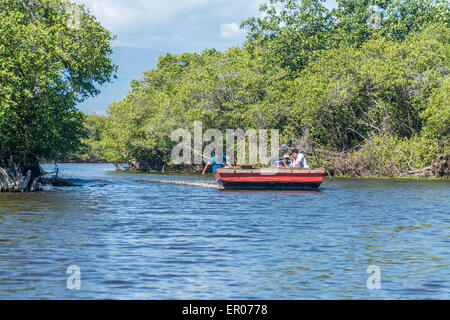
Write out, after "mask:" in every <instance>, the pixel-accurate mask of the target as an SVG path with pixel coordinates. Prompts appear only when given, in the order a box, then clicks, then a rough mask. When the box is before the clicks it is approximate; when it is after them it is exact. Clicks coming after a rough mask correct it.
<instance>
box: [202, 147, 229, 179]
mask: <svg viewBox="0 0 450 320" xmlns="http://www.w3.org/2000/svg"><path fill="white" fill-rule="evenodd" d="M209 166H211V169H212V172H213V173H216V172H217V170H218V169H220V168H224V167H228V168H229V167H231V165H230V163H229V162H228V159H227V157H226V156H225V155H222V159H220V157H217V156H216V155H215V153H214V151H213V152H211V159H209V161H208V163H207V164H206V165H205V168H204V169H203V172H202V175H205V173H206V170H207V169H208V167H209Z"/></svg>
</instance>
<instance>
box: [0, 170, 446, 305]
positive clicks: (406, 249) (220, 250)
mask: <svg viewBox="0 0 450 320" xmlns="http://www.w3.org/2000/svg"><path fill="white" fill-rule="evenodd" d="M45 168H46V169H47V170H50V169H52V167H51V166H47V167H45ZM60 168H61V169H63V173H62V175H63V176H65V177H72V178H76V179H77V180H76V182H77V183H78V184H79V185H81V186H79V187H69V188H67V187H65V188H50V187H48V188H47V191H46V192H41V193H34V194H0V299H169V298H170V299H316V298H319V299H374V298H377V299H388V298H401V299H422V298H425V299H428V298H430V299H449V298H450V250H449V249H450V209H449V208H450V183H448V182H447V183H446V182H412V181H411V182H410V181H401V182H399V181H369V180H366V181H352V180H345V181H343V180H341V181H334V182H330V181H325V182H324V184H323V185H322V188H321V192H224V191H218V190H217V189H215V188H214V187H213V186H214V184H213V180H212V179H211V178H207V179H202V178H199V177H180V176H157V175H144V174H118V173H114V172H112V170H113V169H114V168H113V166H111V165H98V164H82V165H80V164H70V165H61V166H60ZM157 180H171V181H177V183H178V184H165V183H160V182H159V183H158V182H155V181H157ZM183 183H184V184H186V185H183ZM71 265H76V266H78V267H79V268H80V270H81V290H69V289H67V287H66V280H67V277H68V276H69V275H68V274H66V270H67V268H68V267H69V266H71ZM370 265H376V266H378V267H380V269H381V289H379V290H369V289H368V288H367V285H366V281H367V278H368V276H370V274H367V273H366V271H367V267H368V266H370Z"/></svg>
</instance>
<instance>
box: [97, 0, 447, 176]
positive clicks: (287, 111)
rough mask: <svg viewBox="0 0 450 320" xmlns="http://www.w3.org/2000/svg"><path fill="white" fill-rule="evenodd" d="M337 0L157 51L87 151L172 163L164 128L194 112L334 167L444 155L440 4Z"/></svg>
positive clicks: (145, 165) (443, 19) (269, 9)
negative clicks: (194, 44)
mask: <svg viewBox="0 0 450 320" xmlns="http://www.w3.org/2000/svg"><path fill="white" fill-rule="evenodd" d="M338 3H339V7H338V8H337V9H335V10H328V9H327V8H325V7H324V6H323V4H322V2H321V1H318V0H307V1H293V0H272V1H270V4H268V5H263V6H261V10H262V11H263V12H264V15H262V18H251V19H248V20H247V21H245V22H243V27H245V28H246V29H247V31H248V39H247V42H246V43H245V45H244V46H243V48H242V49H240V48H231V49H229V50H227V51H225V52H218V51H215V50H205V51H204V52H202V53H185V54H182V55H179V56H176V55H172V54H167V55H165V56H162V57H160V58H159V61H158V65H157V68H156V69H154V70H149V71H146V72H144V74H143V77H142V79H140V80H134V81H133V82H132V83H131V90H130V91H129V93H128V95H127V96H126V97H125V98H124V99H123V100H121V101H119V102H117V103H114V104H112V105H111V106H109V117H108V118H107V120H106V121H108V124H107V126H106V130H104V131H103V132H102V134H101V139H99V140H97V142H96V143H95V146H96V150H101V152H102V154H103V157H104V158H105V159H107V160H108V161H114V162H119V161H127V162H129V163H132V164H133V165H134V168H135V169H138V170H161V169H163V168H167V167H169V168H170V167H172V168H174V167H173V166H172V163H171V158H170V152H171V149H172V147H173V146H174V144H175V143H174V142H173V141H171V139H170V138H171V133H172V131H173V130H175V129H177V128H188V129H191V130H192V124H193V122H194V121H195V120H199V121H202V122H203V129H208V128H217V129H220V130H225V129H227V128H254V129H259V128H267V129H270V128H277V129H279V130H280V131H281V139H282V141H281V143H289V144H290V145H291V146H292V147H299V148H301V149H302V150H304V152H306V153H307V154H308V155H309V156H310V158H311V162H312V163H313V165H327V166H328V167H329V168H330V169H331V170H332V171H334V172H335V173H337V174H350V175H364V174H375V175H385V176H393V175H400V174H405V173H408V172H412V171H414V170H416V169H419V168H422V167H425V166H428V165H430V164H431V163H432V161H433V160H434V159H435V158H436V157H437V155H438V154H440V153H446V152H448V151H450V150H449V134H450V132H449V128H450V106H449V99H448V94H449V80H448V75H449V34H450V33H449V24H448V23H449V17H450V15H449V6H448V2H447V1H428V0H419V1H391V0H385V1H359V0H358V1H353V0H346V1H338ZM373 5H377V7H373ZM101 121H105V120H101ZM99 148H100V149H99Z"/></svg>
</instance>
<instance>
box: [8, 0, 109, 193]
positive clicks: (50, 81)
mask: <svg viewBox="0 0 450 320" xmlns="http://www.w3.org/2000/svg"><path fill="white" fill-rule="evenodd" d="M110 40H112V36H111V34H110V33H109V32H108V31H107V30H105V29H104V28H103V27H102V26H101V25H100V24H99V23H98V22H97V21H96V20H95V18H94V17H93V16H92V15H89V14H88V13H87V12H86V11H85V10H84V9H83V8H82V7H78V6H73V5H70V3H68V2H67V1H62V0H2V1H1V2H0V167H3V169H2V171H1V172H0V173H1V175H0V178H2V179H1V181H0V182H2V181H3V182H4V183H3V182H2V189H3V188H4V189H8V188H7V184H8V181H10V180H14V177H13V176H17V175H19V176H20V175H21V174H23V175H26V174H27V173H28V172H30V174H31V176H30V179H27V180H26V181H28V182H26V183H25V185H24V186H23V187H24V188H23V189H25V190H27V189H30V188H31V184H32V183H33V181H35V180H36V179H38V178H39V176H40V173H41V172H40V167H39V161H41V160H42V159H50V158H58V157H64V156H66V155H68V154H72V153H73V152H75V151H76V150H77V149H78V148H79V146H80V141H81V140H82V138H83V137H84V132H85V131H84V130H83V118H84V115H83V114H82V113H81V112H80V111H78V110H77V109H76V108H75V105H76V104H77V103H78V102H80V101H82V100H83V99H85V98H86V97H88V96H93V95H96V94H98V90H97V89H96V87H95V84H102V83H105V82H107V81H109V80H110V79H111V76H112V75H113V74H114V72H115V69H116V67H115V66H114V65H113V64H112V63H111V60H110V59H109V56H110V54H111V52H112V49H111V46H110ZM11 157H13V159H14V162H15V164H14V165H13V164H12V162H11ZM8 167H12V168H13V169H14V168H16V167H17V168H18V171H21V172H20V173H19V172H15V173H14V175H11V174H8V171H7V170H6V169H5V168H8ZM13 171H16V170H13ZM10 183H12V182H10ZM3 185H5V186H6V187H5V186H3ZM18 189H20V188H18Z"/></svg>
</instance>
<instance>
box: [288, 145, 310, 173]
mask: <svg viewBox="0 0 450 320" xmlns="http://www.w3.org/2000/svg"><path fill="white" fill-rule="evenodd" d="M291 156H292V157H293V158H294V160H293V161H292V163H291V167H294V168H295V167H297V168H305V169H309V164H308V162H307V161H306V158H305V155H304V154H303V153H300V152H298V150H297V149H294V150H292V152H291Z"/></svg>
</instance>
